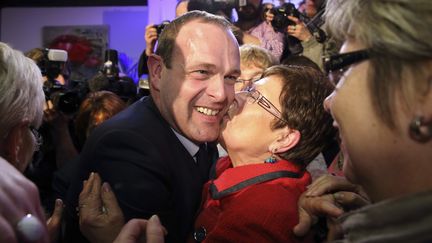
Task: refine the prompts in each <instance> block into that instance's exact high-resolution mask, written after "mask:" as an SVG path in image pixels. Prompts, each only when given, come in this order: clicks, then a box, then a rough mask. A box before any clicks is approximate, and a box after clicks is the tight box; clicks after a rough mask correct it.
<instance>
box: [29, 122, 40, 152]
mask: <svg viewBox="0 0 432 243" xmlns="http://www.w3.org/2000/svg"><path fill="white" fill-rule="evenodd" d="M29 129H30V132H31V133H32V134H33V136H34V138H35V141H36V142H35V152H36V151H39V149H40V146H41V145H42V143H43V139H42V136H41V135H40V133H39V132H38V131H37V129H36V128H34V127H32V126H29Z"/></svg>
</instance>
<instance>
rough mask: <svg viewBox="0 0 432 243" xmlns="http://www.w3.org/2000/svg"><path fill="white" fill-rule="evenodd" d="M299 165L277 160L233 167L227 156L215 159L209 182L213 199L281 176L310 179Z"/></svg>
mask: <svg viewBox="0 0 432 243" xmlns="http://www.w3.org/2000/svg"><path fill="white" fill-rule="evenodd" d="M306 174H307V175H306V177H305V170H303V169H302V168H301V167H300V166H298V165H296V164H294V163H292V162H289V161H286V160H279V161H277V162H275V163H261V164H251V165H243V166H238V167H235V168H233V167H232V163H231V160H230V158H229V157H223V158H221V159H219V160H218V161H217V165H216V176H217V178H216V179H215V180H212V181H211V183H210V192H211V195H212V198H213V199H218V198H221V197H224V196H226V195H229V194H231V193H234V192H236V191H239V190H241V189H242V188H245V187H247V186H250V185H254V184H258V183H261V182H264V181H269V180H274V179H277V178H281V177H289V178H295V179H301V180H302V181H303V180H310V176H309V174H308V173H306Z"/></svg>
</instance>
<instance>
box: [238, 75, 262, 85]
mask: <svg viewBox="0 0 432 243" xmlns="http://www.w3.org/2000/svg"><path fill="white" fill-rule="evenodd" d="M262 77H263V76H262V74H261V75H259V77H258V75H257V76H255V77H252V78H250V79H241V78H238V79H237V80H236V81H235V83H236V84H238V83H241V84H243V85H245V83H246V82H250V83H251V84H253V83H255V82H257V81H258V80H260V79H262Z"/></svg>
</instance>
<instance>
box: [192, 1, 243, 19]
mask: <svg viewBox="0 0 432 243" xmlns="http://www.w3.org/2000/svg"><path fill="white" fill-rule="evenodd" d="M246 5H247V0H189V2H188V11H192V10H201V11H206V12H208V13H211V14H216V15H219V14H220V13H221V12H222V13H223V14H224V15H226V16H228V17H230V16H231V13H232V9H235V8H239V7H244V6H246Z"/></svg>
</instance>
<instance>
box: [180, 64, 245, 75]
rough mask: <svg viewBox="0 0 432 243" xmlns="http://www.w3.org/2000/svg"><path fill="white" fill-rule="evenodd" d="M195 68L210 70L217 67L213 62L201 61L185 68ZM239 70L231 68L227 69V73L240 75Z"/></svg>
mask: <svg viewBox="0 0 432 243" xmlns="http://www.w3.org/2000/svg"><path fill="white" fill-rule="evenodd" d="M197 68H204V69H210V70H216V69H217V67H216V65H214V64H211V63H201V64H196V65H192V66H190V67H188V68H187V70H194V69H197ZM240 73H241V71H240V69H233V70H230V71H228V74H230V75H240Z"/></svg>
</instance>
